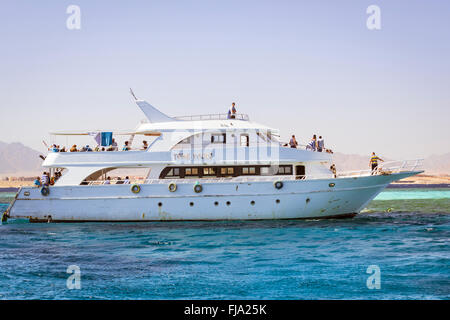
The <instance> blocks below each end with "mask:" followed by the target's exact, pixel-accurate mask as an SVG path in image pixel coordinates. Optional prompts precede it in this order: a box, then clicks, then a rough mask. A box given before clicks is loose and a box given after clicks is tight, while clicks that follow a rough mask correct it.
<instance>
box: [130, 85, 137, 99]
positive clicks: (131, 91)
mask: <svg viewBox="0 0 450 320" xmlns="http://www.w3.org/2000/svg"><path fill="white" fill-rule="evenodd" d="M130 93H131V95H132V96H133V98H134V100H137V99H138V98H136V96H135V95H134V92H133V90H132V89H131V88H130Z"/></svg>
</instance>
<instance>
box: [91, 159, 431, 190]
mask: <svg viewBox="0 0 450 320" xmlns="http://www.w3.org/2000/svg"><path fill="white" fill-rule="evenodd" d="M394 164H398V165H394ZM422 165H423V159H417V160H404V161H387V162H385V163H384V164H383V165H382V166H379V168H378V170H376V171H375V172H372V170H371V169H368V170H356V171H344V172H337V174H336V179H339V178H350V177H351V178H355V177H367V176H371V175H388V174H393V173H401V172H410V171H416V170H418V168H420V167H421V166H422ZM333 178H334V174H333V173H332V172H331V171H330V173H322V174H313V175H276V176H239V177H218V178H216V177H214V178H178V179H144V178H138V179H132V180H130V184H169V183H172V182H174V183H177V184H189V183H196V182H197V181H201V182H202V183H218V182H258V181H293V180H317V179H333ZM104 182H105V180H96V181H88V185H103V184H104ZM117 182H121V183H122V182H124V180H111V185H114V184H117Z"/></svg>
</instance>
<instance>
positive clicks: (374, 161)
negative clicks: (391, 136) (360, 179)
mask: <svg viewBox="0 0 450 320" xmlns="http://www.w3.org/2000/svg"><path fill="white" fill-rule="evenodd" d="M378 161H381V162H383V161H384V160H383V159H381V158H380V157H378V156H376V155H375V152H372V157H371V158H370V161H369V166H371V167H372V172H371V174H370V175H374V174H376V173H377V171H378Z"/></svg>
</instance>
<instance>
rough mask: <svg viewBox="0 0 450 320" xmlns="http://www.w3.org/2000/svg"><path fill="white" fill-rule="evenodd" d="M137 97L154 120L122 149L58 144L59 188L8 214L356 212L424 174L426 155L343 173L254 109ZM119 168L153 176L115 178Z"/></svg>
mask: <svg viewBox="0 0 450 320" xmlns="http://www.w3.org/2000/svg"><path fill="white" fill-rule="evenodd" d="M133 96H134V95H133ZM135 102H136V104H137V105H138V106H139V107H140V109H141V110H142V111H143V112H144V114H145V116H146V117H147V120H146V121H145V122H143V123H140V124H139V125H138V127H137V128H136V129H135V130H132V131H131V132H127V134H129V135H130V137H129V139H128V146H127V147H126V148H124V150H123V151H122V148H117V147H115V145H114V144H113V143H111V139H110V138H111V137H110V136H109V138H108V136H107V135H106V136H105V137H106V139H105V140H109V141H107V142H106V144H105V141H101V142H100V148H99V149H97V150H95V151H93V152H89V151H86V152H54V151H52V150H50V151H49V153H48V155H47V156H46V157H45V160H44V162H43V167H44V168H46V169H45V170H47V171H48V173H49V177H50V179H51V185H48V186H47V185H44V186H37V187H23V188H21V189H20V190H19V192H18V193H17V195H16V197H15V200H14V202H13V203H11V205H10V207H9V208H8V210H7V211H6V212H5V216H4V217H5V218H25V219H29V221H31V222H81V221H180V220H260V219H318V218H341V217H352V216H354V215H356V214H357V213H359V212H360V211H361V210H362V209H363V208H364V207H365V206H366V205H367V204H368V203H369V202H370V201H371V200H372V199H373V198H374V197H375V196H376V195H377V194H378V193H379V192H381V191H382V190H383V189H384V188H385V187H386V186H387V185H388V184H390V183H391V182H393V181H395V180H399V179H403V178H405V177H408V176H412V175H415V174H418V173H420V172H422V171H420V170H419V169H418V167H419V166H420V164H421V163H420V160H412V161H403V162H398V163H390V164H388V163H383V166H382V167H380V168H378V169H377V170H376V171H373V172H372V171H371V170H364V171H354V172H339V171H338V172H336V171H333V170H330V167H331V166H332V164H333V161H332V153H331V152H317V151H313V150H308V148H305V147H304V146H298V147H296V148H295V147H294V148H292V147H288V146H287V144H283V143H282V142H280V141H279V135H278V131H277V130H275V129H272V128H270V127H267V126H264V125H260V124H257V123H254V122H251V121H250V120H249V117H248V116H247V115H244V114H232V115H230V114H228V115H227V114H212V115H201V116H188V117H169V116H167V115H166V114H164V113H162V112H160V111H159V110H157V109H156V108H155V107H153V106H151V105H150V104H149V103H147V102H145V101H143V100H138V99H136V98H135ZM86 134H87V133H86ZM99 134H101V133H100V132H98V133H97V135H99ZM114 134H117V133H114ZM122 134H123V133H122ZM139 136H141V138H145V139H147V140H148V141H149V142H148V144H146V145H145V146H144V148H142V147H137V148H135V146H133V141H136V140H137V139H136V137H139ZM102 140H103V139H102ZM102 145H103V147H101V146H102ZM55 151H58V150H55ZM324 151H325V150H324ZM327 151H329V150H327ZM118 169H120V170H125V169H127V170H131V171H133V170H137V169H139V170H140V172H142V170H144V171H145V175H141V176H131V175H130V176H128V179H126V180H125V181H123V180H124V179H123V178H122V179H121V180H122V181H118V180H117V178H116V179H111V178H110V174H112V172H113V170H118ZM55 178H56V179H55Z"/></svg>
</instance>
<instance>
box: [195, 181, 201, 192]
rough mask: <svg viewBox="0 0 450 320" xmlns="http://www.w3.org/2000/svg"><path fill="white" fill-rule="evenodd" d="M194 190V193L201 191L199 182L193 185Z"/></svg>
mask: <svg viewBox="0 0 450 320" xmlns="http://www.w3.org/2000/svg"><path fill="white" fill-rule="evenodd" d="M194 191H195V193H200V192H202V191H203V187H202V185H201V184H199V183H197V184H196V185H195V186H194Z"/></svg>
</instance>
